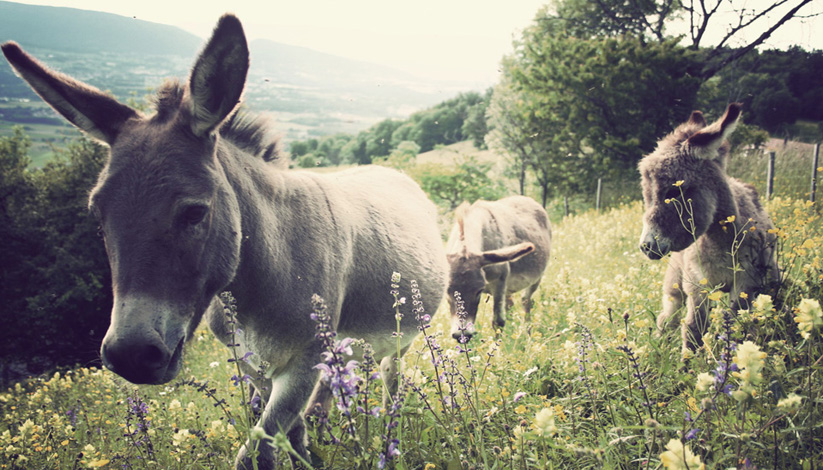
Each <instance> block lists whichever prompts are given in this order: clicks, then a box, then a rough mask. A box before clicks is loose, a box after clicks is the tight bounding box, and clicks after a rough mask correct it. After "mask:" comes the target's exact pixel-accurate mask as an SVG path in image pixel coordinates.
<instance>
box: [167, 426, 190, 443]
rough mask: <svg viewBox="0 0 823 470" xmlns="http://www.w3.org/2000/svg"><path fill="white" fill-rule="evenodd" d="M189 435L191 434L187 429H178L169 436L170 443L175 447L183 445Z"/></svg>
mask: <svg viewBox="0 0 823 470" xmlns="http://www.w3.org/2000/svg"><path fill="white" fill-rule="evenodd" d="M189 436H191V433H190V432H189V430H188V429H181V430H178V431H177V432H176V433H174V436H172V438H171V441H172V444H174V446H175V447H180V446H184V445H185V444H186V440H188V439H189Z"/></svg>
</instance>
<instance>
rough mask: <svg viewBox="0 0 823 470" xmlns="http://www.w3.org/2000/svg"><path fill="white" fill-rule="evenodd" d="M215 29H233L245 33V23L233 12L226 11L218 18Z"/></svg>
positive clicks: (235, 31)
mask: <svg viewBox="0 0 823 470" xmlns="http://www.w3.org/2000/svg"><path fill="white" fill-rule="evenodd" d="M215 29H225V30H231V31H232V32H234V33H240V34H243V24H242V23H240V18H238V17H237V16H235V15H234V14H233V13H225V14H224V15H223V16H221V17H220V19H219V20H217V26H216V27H215Z"/></svg>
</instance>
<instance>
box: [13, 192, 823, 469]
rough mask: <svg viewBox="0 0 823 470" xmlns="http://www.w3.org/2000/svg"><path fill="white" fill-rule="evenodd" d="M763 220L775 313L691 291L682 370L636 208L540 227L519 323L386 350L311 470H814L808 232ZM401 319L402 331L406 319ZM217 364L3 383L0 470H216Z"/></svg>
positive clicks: (815, 398)
mask: <svg viewBox="0 0 823 470" xmlns="http://www.w3.org/2000/svg"><path fill="white" fill-rule="evenodd" d="M768 209H769V210H770V211H771V213H772V216H773V218H774V220H775V223H776V225H777V226H778V227H779V228H780V231H779V236H780V237H781V253H780V259H781V263H782V266H783V267H784V268H785V269H786V270H787V273H788V274H789V276H790V278H791V279H792V284H791V286H792V287H791V289H790V293H789V295H788V296H787V300H786V304H785V305H784V306H782V307H781V306H780V305H779V302H775V305H777V307H774V306H773V305H772V303H769V302H767V299H765V298H760V299H749V300H750V301H751V306H750V308H749V310H747V311H745V312H743V313H741V314H740V315H738V316H736V317H734V318H732V317H730V316H725V315H724V312H725V311H726V309H725V306H727V305H728V303H729V299H727V298H725V297H724V296H720V295H711V296H710V297H711V298H712V299H713V300H712V302H713V303H714V307H715V308H714V309H713V315H712V316H713V318H714V321H713V323H712V326H711V333H710V334H709V335H707V337H706V339H707V343H706V346H705V347H704V348H703V349H701V350H699V351H697V352H696V353H695V354H694V355H693V357H691V358H689V359H688V360H684V358H683V357H681V353H680V339H679V334H674V335H672V336H664V337H657V335H656V334H655V332H654V327H653V326H654V321H655V318H656V315H657V314H658V311H659V306H660V302H661V299H660V289H661V281H662V275H663V272H664V269H665V267H666V260H665V259H664V260H663V261H658V262H652V261H649V260H647V259H645V257H643V256H642V255H641V254H640V252H639V250H638V249H637V239H638V236H639V233H640V229H641V214H642V208H641V206H640V205H639V204H638V203H631V204H624V205H620V206H618V207H615V208H612V209H610V210H608V211H603V212H601V213H596V212H594V211H587V212H584V213H581V214H578V215H572V216H570V217H567V218H565V219H563V220H562V221H561V220H556V221H555V231H554V235H555V236H554V246H553V253H552V255H553V256H552V260H551V263H550V266H549V269H548V272H547V273H546V275H545V278H544V282H543V284H542V286H541V288H540V290H539V291H538V292H537V294H536V295H535V298H536V308H535V309H534V311H533V320H532V322H531V323H529V324H525V323H524V321H523V312H522V310H520V309H519V308H515V309H514V310H512V311H511V312H510V321H509V323H508V324H507V325H506V328H505V330H504V331H503V332H502V335H501V336H500V337H499V339H495V336H494V334H493V332H492V331H491V305H490V303H484V304H483V305H481V312H480V316H479V318H478V321H477V323H478V329H479V335H478V336H476V337H475V338H474V339H473V340H472V342H471V343H470V344H469V345H468V346H469V347H468V348H465V349H464V348H460V347H458V345H457V344H456V343H455V342H454V340H452V338H451V337H450V335H449V334H448V312H447V311H445V312H444V311H443V309H441V311H439V312H437V314H435V315H433V316H432V319H431V323H430V324H429V325H430V326H429V327H428V328H424V331H425V335H421V336H420V337H418V339H417V340H416V342H415V345H414V346H413V348H412V349H411V350H410V352H409V353H408V354H407V355H406V356H405V360H404V365H403V368H402V370H403V374H404V377H405V379H404V381H403V383H404V386H403V387H401V391H402V394H401V395H400V396H399V397H398V403H399V404H400V406H398V407H392V408H389V409H388V410H387V409H381V408H380V403H381V401H380V398H379V397H380V390H381V388H380V387H381V384H380V383H379V380H374V379H371V378H370V375H371V374H370V371H369V370H367V369H368V364H362V365H361V367H360V368H358V369H357V370H356V371H355V373H356V374H357V375H358V376H359V377H361V378H363V379H362V380H361V381H360V382H359V385H358V393H357V394H355V395H352V396H349V397H348V398H349V399H350V400H351V403H344V404H342V405H341V406H350V407H351V408H350V409H351V410H352V412H351V418H346V417H345V414H343V413H340V412H339V411H335V412H333V413H332V415H331V416H330V418H329V419H328V420H326V421H323V422H321V423H319V424H318V425H317V427H315V428H314V429H313V430H312V431H311V432H310V436H311V440H312V447H311V450H312V462H311V464H312V466H313V467H316V468H341V469H344V468H345V469H348V468H364V469H365V468H379V467H381V466H385V467H386V468H401V469H425V470H431V469H460V468H463V469H470V468H472V469H480V468H484V469H496V468H500V469H502V468H513V469H526V468H534V469H544V468H621V469H634V468H638V469H644V468H663V467H665V468H671V469H686V468H690V469H699V468H750V469H751V468H803V469H806V468H820V467H821V466H823V457H821V455H823V452H822V451H823V409H822V408H823V401H821V391H823V378H821V358H823V342H821V338H820V336H821V329H823V319H821V312H820V308H819V305H818V304H816V303H815V302H816V301H819V300H820V297H821V286H823V280H821V277H822V276H823V274H821V273H823V271H822V270H821V269H822V267H821V260H820V256H819V254H818V253H820V250H821V244H823V231H821V220H820V216H819V215H818V214H817V212H816V211H815V208H814V207H813V206H810V205H808V204H807V203H804V202H802V201H797V200H793V199H782V198H779V197H778V198H775V199H773V200H771V201H769V203H768ZM400 274H401V280H400V282H401V283H407V282H411V281H412V280H411V279H405V278H402V272H401V273H400ZM389 283H390V280H388V279H387V280H386V285H387V292H386V295H387V296H388V295H390V294H389ZM706 289H707V290H708V291H713V289H714V288H713V287H712V286H706ZM718 294H719V293H718ZM422 301H423V305H424V306H425V308H426V310H427V312H428V313H430V314H432V313H434V310H435V308H436V307H437V306H434V305H427V304H426V303H425V302H426V299H422ZM411 308H412V306H411V302H408V303H407V304H404V305H402V306H401V307H400V309H401V311H402V312H403V313H404V314H405V316H404V319H403V321H418V320H416V315H415V314H413V313H412V311H411ZM309 313H310V312H306V315H308V314H309ZM420 321H421V324H426V322H425V318H423V319H422V320H420ZM801 328H802V329H801ZM356 347H358V346H356ZM231 358H232V353H231V351H230V350H229V349H227V348H226V347H225V346H223V345H222V344H220V343H218V342H217V341H216V340H215V339H214V338H213V337H212V336H211V334H210V333H208V332H207V331H205V330H202V331H199V332H198V333H197V335H196V338H195V339H194V340H193V341H192V342H191V343H190V344H189V345H188V347H187V350H186V357H185V367H184V370H183V371H182V372H181V374H180V376H179V379H178V381H176V382H172V383H170V384H168V385H166V386H134V385H131V384H128V383H127V382H125V381H123V380H122V379H120V378H119V377H117V376H115V375H114V374H112V373H110V372H108V371H105V370H99V369H94V368H78V369H74V370H71V371H67V372H64V373H57V374H54V375H53V376H47V377H42V378H38V379H35V380H32V381H30V382H27V383H22V384H18V385H16V386H15V387H14V388H12V389H9V390H7V391H5V392H3V393H0V416H2V418H0V468H3V469H30V468H60V469H68V468H164V469H166V468H180V469H197V468H208V469H211V468H216V469H222V468H231V467H232V462H233V458H234V455H235V453H236V452H237V450H238V448H239V446H240V445H241V442H242V441H244V440H245V437H244V436H247V435H248V434H249V433H250V432H252V429H251V427H250V425H249V419H248V413H249V412H248V406H244V403H245V402H247V401H248V396H247V395H246V393H247V392H246V390H245V388H244V387H243V382H242V381H239V380H237V379H236V377H235V379H234V380H232V379H230V377H232V376H237V375H239V373H238V371H237V370H236V363H234V362H229V359H231ZM320 361H321V359H320V358H319V357H318V362H320ZM358 407H360V408H358ZM366 410H371V411H368V412H367V411H366ZM274 442H275V443H276V444H277V445H279V446H280V448H281V449H282V452H286V451H287V450H286V449H284V445H283V441H282V439H275V441H274ZM290 467H291V465H290V464H289V463H288V460H285V461H284V463H283V468H290Z"/></svg>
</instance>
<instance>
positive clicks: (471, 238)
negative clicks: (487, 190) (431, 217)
mask: <svg viewBox="0 0 823 470" xmlns="http://www.w3.org/2000/svg"><path fill="white" fill-rule="evenodd" d="M455 217H456V219H457V220H456V223H455V224H454V227H453V228H452V231H451V235H450V236H449V241H448V243H447V244H446V252H447V255H446V256H447V259H448V262H449V271H450V277H449V288H448V299H449V307H450V309H451V313H452V328H451V331H452V336H453V337H454V338H455V339H458V340H459V339H460V337H461V336H465V337H466V338H468V339H470V338H471V337H472V336H473V335H474V333H475V329H474V325H473V323H474V321H475V318H476V317H477V307H478V305H479V304H480V295H481V294H482V293H484V292H485V293H487V294H491V295H492V297H493V298H494V326H495V328H501V329H502V328H503V326H504V325H505V324H506V309H505V302H506V298H507V296H510V295H511V294H513V293H515V292H518V291H521V290H524V289H525V292H524V293H523V308H524V309H525V310H526V321H527V322H528V321H529V320H530V315H531V296H532V294H534V291H535V290H537V286H538V285H539V284H540V280H541V279H542V277H543V272H544V271H545V270H546V266H548V264H549V255H550V254H551V253H550V252H551V241H552V229H551V224H550V223H549V216H548V214H546V211H545V210H544V209H543V207H542V206H541V205H540V204H538V203H536V202H535V201H534V200H533V199H531V198H528V197H525V196H510V197H507V198H504V199H501V200H499V201H494V202H490V201H477V202H475V203H474V204H472V205H469V204H468V203H463V204H462V205H461V206H460V207H458V208H457V211H456V212H455ZM458 297H459V300H460V301H461V302H463V309H464V310H465V314H466V318H459V317H458Z"/></svg>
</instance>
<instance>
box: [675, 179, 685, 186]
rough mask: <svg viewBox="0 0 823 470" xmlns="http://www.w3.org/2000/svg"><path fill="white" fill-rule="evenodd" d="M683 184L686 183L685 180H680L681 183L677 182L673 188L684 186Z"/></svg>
mask: <svg viewBox="0 0 823 470" xmlns="http://www.w3.org/2000/svg"><path fill="white" fill-rule="evenodd" d="M683 183H685V181H684V180H679V181H676V182H675V183H674V184H673V185H672V186H677V187H680V186H683Z"/></svg>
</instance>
